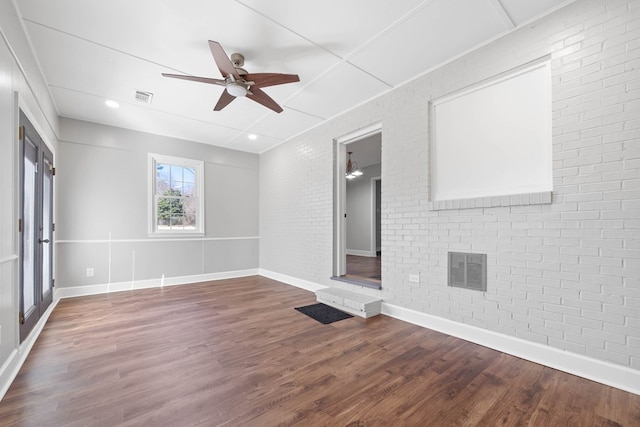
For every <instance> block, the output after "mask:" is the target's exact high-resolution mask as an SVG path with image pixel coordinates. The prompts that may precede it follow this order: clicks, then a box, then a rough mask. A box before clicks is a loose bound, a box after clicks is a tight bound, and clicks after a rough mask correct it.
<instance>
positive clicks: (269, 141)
mask: <svg viewBox="0 0 640 427" xmlns="http://www.w3.org/2000/svg"><path fill="white" fill-rule="evenodd" d="M281 142H282V140H281V139H277V138H270V137H268V136H259V137H258V139H256V140H250V139H248V138H247V135H246V134H241V135H238V136H237V137H236V138H235V139H234V140H233V141H231V142H230V143H228V144H227V145H226V146H225V147H227V148H231V149H233V150H240V151H248V152H250V153H262V152H264V151H267V150H268V149H270V148H272V147H275V146H276V145H278V144H280V143H281Z"/></svg>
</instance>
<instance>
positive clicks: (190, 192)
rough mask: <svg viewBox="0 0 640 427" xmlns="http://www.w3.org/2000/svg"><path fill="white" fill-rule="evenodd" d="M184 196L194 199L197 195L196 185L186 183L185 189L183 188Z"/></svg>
mask: <svg viewBox="0 0 640 427" xmlns="http://www.w3.org/2000/svg"><path fill="white" fill-rule="evenodd" d="M182 195H183V196H185V197H193V196H195V195H196V186H195V184H190V183H187V182H185V183H184V187H183V188H182Z"/></svg>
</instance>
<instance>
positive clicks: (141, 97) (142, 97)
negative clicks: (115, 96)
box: [136, 90, 153, 104]
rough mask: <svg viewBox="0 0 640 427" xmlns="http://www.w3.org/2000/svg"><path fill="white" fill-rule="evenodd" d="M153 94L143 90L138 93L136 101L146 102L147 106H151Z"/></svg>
mask: <svg viewBox="0 0 640 427" xmlns="http://www.w3.org/2000/svg"><path fill="white" fill-rule="evenodd" d="M152 98H153V94H152V93H151V92H143V91H141V90H137V91H136V101H138V102H144V103H145V104H151V99H152Z"/></svg>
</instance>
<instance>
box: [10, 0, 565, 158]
mask: <svg viewBox="0 0 640 427" xmlns="http://www.w3.org/2000/svg"><path fill="white" fill-rule="evenodd" d="M571 1H572V0H394V1H393V2H391V1H389V0H324V1H314V2H310V1H300V0H273V1H264V0H216V1H211V0H181V1H175V0H136V1H131V0H110V1H104V0H82V1H80V0H56V1H51V0H15V2H16V5H17V6H18V9H19V13H20V15H21V16H22V19H23V23H24V28H25V29H26V31H27V35H28V37H29V39H30V42H31V44H32V47H33V50H34V53H35V55H36V57H37V59H38V62H39V64H40V67H41V69H42V73H43V75H44V78H45V80H46V82H47V84H48V86H49V90H50V91H51V95H52V96H53V99H54V102H55V104H56V107H57V109H58V113H59V115H60V116H62V117H70V118H75V119H81V120H87V121H91V122H96V123H102V124H107V125H113V126H119V127H123V128H128V129H134V130H140V131H144V132H150V133H155V134H161V135H167V136H172V137H177V138H182V139H188V140H193V141H199V142H203V143H206V144H211V145H216V146H224V147H228V148H233V149H237V150H243V151H249V152H254V153H261V152H263V151H265V150H268V149H269V148H271V147H273V146H275V145H277V144H279V143H281V142H283V141H285V140H286V139H288V138H290V137H292V136H294V135H296V134H299V133H301V132H303V131H305V130H306V129H309V128H311V127H313V126H316V125H318V124H319V123H322V122H323V121H326V120H327V119H330V118H331V117H334V116H336V115H339V114H340V113H342V112H344V111H346V110H349V109H351V108H353V107H354V106H356V105H359V104H361V103H363V102H365V101H367V100H370V99H372V98H374V97H376V96H378V95H380V94H382V93H384V92H386V91H389V90H390V89H392V88H393V87H396V86H399V85H401V84H404V83H406V82H408V81H410V80H411V79H413V78H415V77H416V76H418V75H420V74H423V73H424V72H426V71H427V70H430V69H433V68H434V67H436V66H438V65H440V64H443V63H445V62H447V61H449V60H450V59H452V58H454V57H456V56H459V55H460V54H462V53H464V52H467V51H469V50H471V49H474V48H476V47H478V46H479V45H482V44H483V43H485V42H487V41H489V40H492V39H494V38H496V37H497V36H499V35H502V34H505V33H507V32H509V31H512V30H513V29H514V28H517V27H518V26H521V25H523V24H524V23H527V22H529V21H531V20H532V19H534V18H537V17H540V16H543V15H545V14H547V13H550V12H551V11H553V10H555V9H557V8H558V7H561V6H563V5H565V4H567V3H570V2H571ZM208 40H215V41H218V42H219V43H220V44H221V45H222V46H223V47H224V49H225V51H226V52H227V54H229V55H230V54H231V53H233V52H240V53H242V54H244V56H245V58H246V59H245V66H244V68H245V69H247V70H248V71H249V72H250V73H252V72H253V73H256V72H279V73H290V74H298V75H299V76H300V82H299V83H291V84H286V85H281V86H274V87H269V88H266V89H265V92H267V93H268V94H269V95H270V96H271V97H272V98H274V99H275V101H276V102H278V103H279V104H280V105H281V106H282V107H283V108H284V112H282V113H280V114H277V113H274V112H272V111H271V110H268V109H266V108H265V107H263V106H261V105H259V104H257V103H255V102H252V101H251V100H249V99H238V100H235V101H234V102H232V103H231V104H230V105H229V106H228V107H226V108H225V109H224V110H222V111H220V112H215V111H213V106H214V105H215V104H216V102H217V100H218V97H219V96H220V94H221V93H222V91H223V90H224V88H223V87H221V86H214V85H207V84H200V83H195V82H189V81H182V80H176V79H168V78H164V77H162V76H161V73H163V72H165V73H182V74H190V75H195V76H202V77H213V78H220V74H219V71H218V69H217V67H216V65H215V63H214V61H213V58H212V57H211V53H210V51H209V46H208V43H207V41H208ZM136 90H141V91H147V92H151V93H153V102H152V103H151V104H150V105H147V104H142V103H140V102H138V101H136V100H135V99H134V95H135V91H136ZM105 99H113V100H115V101H117V102H118V103H119V104H120V108H119V109H115V110H114V109H109V108H108V107H106V106H105V104H104V101H105ZM249 133H254V134H256V135H258V138H257V139H256V140H249V139H248V138H247V136H248V134H249Z"/></svg>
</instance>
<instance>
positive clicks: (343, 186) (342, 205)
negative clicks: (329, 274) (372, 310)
mask: <svg viewBox="0 0 640 427" xmlns="http://www.w3.org/2000/svg"><path fill="white" fill-rule="evenodd" d="M381 132H382V122H377V123H373V124H370V125H369V126H365V127H363V128H360V129H358V130H355V131H353V132H349V133H347V134H345V135H342V136H340V137H337V138H334V139H333V141H334V158H335V165H334V168H333V170H334V177H333V275H334V276H337V277H339V276H344V275H345V274H346V273H347V249H346V246H347V232H346V230H347V229H346V222H347V221H346V214H347V179H346V178H345V174H346V169H347V147H346V146H347V145H348V144H350V143H352V142H356V141H358V140H361V139H364V138H366V137H369V136H371V135H375V134H377V133H381ZM374 232H375V230H374Z"/></svg>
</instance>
